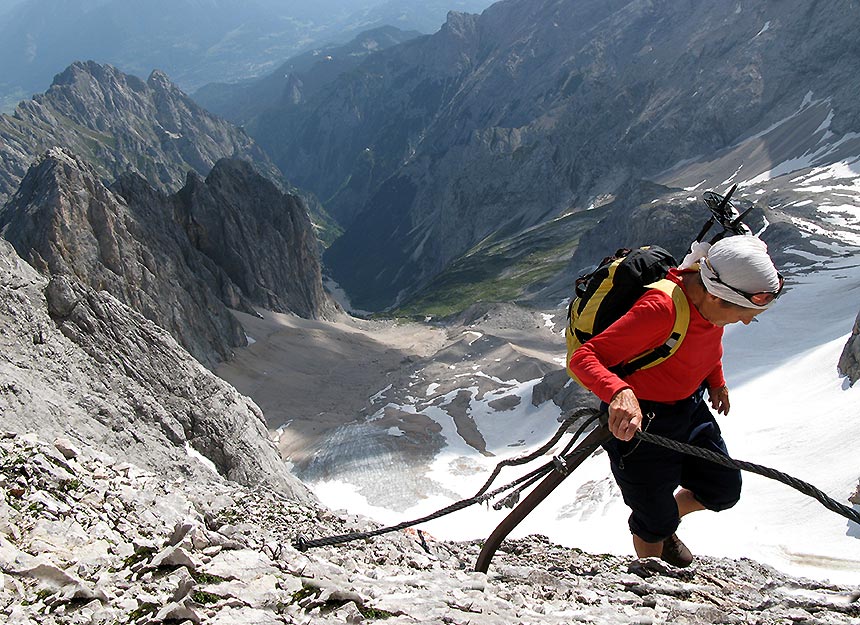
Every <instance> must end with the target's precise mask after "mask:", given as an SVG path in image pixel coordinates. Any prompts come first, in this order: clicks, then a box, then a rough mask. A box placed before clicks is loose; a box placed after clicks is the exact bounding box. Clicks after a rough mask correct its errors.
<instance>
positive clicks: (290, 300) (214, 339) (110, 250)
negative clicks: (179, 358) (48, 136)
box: [0, 149, 324, 364]
mask: <svg viewBox="0 0 860 625" xmlns="http://www.w3.org/2000/svg"><path fill="white" fill-rule="evenodd" d="M114 190H115V191H116V192H114V191H111V190H108V189H107V188H106V187H105V186H104V185H103V184H102V183H101V182H100V181H99V179H98V175H97V174H96V172H95V171H94V170H93V168H91V167H90V166H89V165H87V164H86V163H84V162H83V161H82V160H81V159H79V158H77V157H75V156H74V155H72V154H70V153H69V152H68V151H65V150H61V149H53V150H51V151H49V152H48V153H47V154H46V155H45V156H44V158H43V159H42V161H41V162H40V163H38V164H37V165H34V166H33V168H32V169H31V170H30V172H29V173H28V174H27V176H26V177H25V179H24V181H23V183H22V185H21V187H20V189H19V190H18V192H17V193H16V194H15V196H14V197H13V198H12V199H11V200H10V202H9V203H8V204H7V205H6V206H5V207H4V208H3V209H0V233H2V234H3V236H4V237H5V238H6V239H7V240H8V241H10V242H12V244H13V245H14V246H15V248H16V250H17V251H18V253H19V254H20V255H21V256H22V257H24V258H26V259H27V260H28V261H29V262H30V263H31V264H32V265H33V266H34V267H36V268H37V269H38V270H39V271H40V272H42V273H44V274H50V275H69V276H72V277H74V278H75V279H77V280H80V281H82V282H84V283H86V284H88V285H89V286H91V287H92V288H94V289H96V290H106V291H108V292H110V293H111V294H112V295H113V296H114V297H116V298H118V299H119V300H120V301H122V302H124V303H125V304H126V305H128V306H129V307H131V308H133V309H134V310H136V311H138V312H140V313H141V314H142V315H143V316H144V317H146V318H147V319H149V320H151V321H153V322H154V323H156V324H158V325H159V326H161V327H162V328H164V329H166V330H168V331H169V332H170V333H171V334H172V335H173V336H174V338H176V340H177V341H179V342H180V343H181V344H182V345H183V346H184V347H186V349H188V350H189V351H190V352H191V353H192V354H193V355H194V356H195V357H197V358H198V359H200V360H201V362H204V363H206V364H211V363H214V362H218V361H222V360H224V359H226V358H228V357H229V356H230V354H231V353H232V348H233V347H236V346H240V345H245V344H246V339H245V335H244V332H243V331H242V328H241V326H240V325H239V323H238V322H237V321H236V319H235V317H234V316H233V315H232V314H231V313H230V311H229V310H228V308H227V307H228V306H229V307H233V308H239V309H242V310H245V311H247V312H253V306H255V305H257V306H263V307H266V308H269V309H274V310H279V311H282V312H286V311H292V312H295V313H296V314H299V315H303V316H315V315H316V314H318V313H319V312H320V310H321V309H322V306H323V300H324V296H323V291H322V283H321V277H320V269H319V262H318V260H317V251H316V241H315V239H314V236H313V230H312V228H311V224H310V221H309V219H308V217H307V214H306V211H305V209H304V205H303V204H302V203H301V201H300V200H298V199H297V198H295V197H293V196H286V195H284V194H282V193H281V192H280V191H279V190H278V189H277V188H276V187H275V186H274V185H273V184H272V183H270V182H269V181H268V180H266V179H264V178H263V177H262V176H260V175H259V174H257V173H255V172H254V170H253V169H252V167H251V166H250V165H247V164H243V163H241V162H237V161H224V162H223V163H219V164H218V165H217V166H216V167H215V169H214V170H213V172H212V173H211V174H210V178H209V179H208V180H206V181H204V180H203V179H201V178H199V177H198V176H196V175H194V174H191V175H189V181H188V184H187V185H186V187H185V188H184V189H182V190H181V191H180V192H179V193H177V194H176V195H174V196H167V195H164V194H162V193H160V192H159V191H156V190H155V189H153V188H152V187H151V186H150V185H149V184H148V183H146V182H145V181H144V180H143V179H142V178H140V177H139V176H136V175H133V174H126V175H125V176H123V177H122V178H121V179H120V180H119V181H118V182H117V183H116V185H115V186H114Z"/></svg>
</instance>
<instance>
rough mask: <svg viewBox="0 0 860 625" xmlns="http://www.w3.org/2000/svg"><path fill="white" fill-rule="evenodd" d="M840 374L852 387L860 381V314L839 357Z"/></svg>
mask: <svg viewBox="0 0 860 625" xmlns="http://www.w3.org/2000/svg"><path fill="white" fill-rule="evenodd" d="M839 373H840V374H841V375H844V376H847V377H848V380H849V381H850V383H851V384H852V385H853V384H854V383H855V382H857V380H860V313H858V314H857V319H856V320H855V321H854V328H853V329H852V330H851V337H850V338H849V339H848V342H847V343H845V348H844V349H843V350H842V355H841V356H840V357H839Z"/></svg>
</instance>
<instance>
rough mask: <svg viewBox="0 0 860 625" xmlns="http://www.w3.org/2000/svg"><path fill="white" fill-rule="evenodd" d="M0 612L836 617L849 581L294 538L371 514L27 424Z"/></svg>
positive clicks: (22, 616)
mask: <svg viewBox="0 0 860 625" xmlns="http://www.w3.org/2000/svg"><path fill="white" fill-rule="evenodd" d="M0 467H2V468H3V472H2V477H0V480H2V481H0V489H2V493H3V497H2V499H0V614H3V616H4V618H5V620H6V622H8V623H10V625H11V624H23V623H39V624H53V623H70V624H77V623H81V624H83V623H93V622H97V623H101V622H128V623H163V622H184V623H213V624H217V623H224V624H226V623H231V624H234V623H245V624H248V625H255V624H260V625H263V624H266V625H269V624H272V623H284V624H299V623H302V624H306V623H320V624H322V623H331V624H335V623H340V624H346V623H367V622H376V621H382V622H385V623H402V624H406V623H414V624H419V623H420V624H427V625H430V624H431V623H432V624H433V625H436V624H438V623H452V624H462V625H465V624H466V623H483V624H486V625H509V624H510V623H514V622H516V623H522V624H534V625H538V624H539V625H551V624H559V625H560V624H562V623H564V624H569V623H571V622H589V623H601V624H604V623H605V624H614V623H618V624H621V623H631V622H637V623H656V622H671V623H715V622H720V623H750V622H755V623H760V624H761V625H776V624H781V623H787V622H808V623H813V622H814V623H826V624H833V625H836V624H843V623H844V624H847V623H852V622H856V620H857V618H858V617H860V604H858V603H857V599H858V595H857V592H856V589H849V588H845V587H839V586H833V585H828V584H821V583H815V582H811V581H808V580H801V579H792V578H788V577H785V576H783V575H781V574H779V573H777V572H776V571H774V570H773V569H770V568H767V567H764V566H762V565H759V564H756V563H755V562H752V561H750V560H740V561H729V560H718V559H712V558H703V559H701V560H699V561H697V562H696V563H695V564H694V565H693V566H692V567H691V568H690V569H686V570H677V569H672V568H671V567H667V566H665V565H662V564H661V563H660V562H659V561H654V560H646V561H643V562H639V561H632V562H631V561H630V560H629V559H627V558H619V557H614V556H599V555H589V554H586V553H583V552H581V551H578V550H576V549H563V548H560V547H557V546H554V545H552V544H549V543H548V542H547V541H546V540H545V539H543V538H542V537H540V536H533V537H529V538H527V539H523V540H517V541H509V542H506V543H505V544H504V545H503V548H502V550H501V551H500V552H499V553H498V554H497V555H496V558H495V559H494V561H493V563H492V565H491V567H490V571H489V574H482V573H474V572H472V567H473V566H474V561H475V558H476V557H477V554H478V552H479V549H480V546H479V545H478V544H475V543H442V542H438V541H436V540H434V539H433V538H432V537H430V536H427V535H425V534H416V533H409V534H407V533H397V534H389V535H386V536H383V537H380V538H376V539H373V540H372V541H361V542H353V543H350V544H347V545H342V546H339V547H332V548H320V549H316V550H311V551H308V552H306V553H301V552H299V551H296V549H294V548H293V547H292V544H291V543H292V540H293V538H295V536H296V535H297V534H306V535H308V536H312V537H316V536H321V535H333V534H340V533H344V532H349V531H356V530H357V531H362V530H365V529H371V526H370V525H369V524H368V523H367V522H366V521H363V520H362V519H360V518H356V517H350V516H346V515H343V514H336V513H331V512H329V511H327V510H323V509H320V508H319V507H318V506H315V505H314V504H312V503H300V502H296V501H292V500H290V499H287V498H285V497H283V496H281V495H279V494H278V493H275V492H272V491H271V490H267V489H249V488H243V487H240V486H238V485H236V484H231V483H225V482H221V481H215V480H175V481H171V482H168V481H166V480H164V479H162V478H160V477H159V476H157V475H155V474H153V473H151V472H148V471H145V470H141V469H140V468H138V467H136V466H134V465H133V464H130V463H128V462H124V461H118V460H117V459H116V458H113V457H110V456H107V455H105V454H103V453H99V452H98V451H96V450H93V449H90V448H86V447H79V448H75V446H73V445H70V444H69V442H68V441H63V440H57V441H55V442H54V443H53V444H51V443H49V442H46V441H45V440H44V439H39V438H38V437H36V436H33V435H30V434H24V435H22V434H17V433H6V434H4V435H3V437H2V438H0Z"/></svg>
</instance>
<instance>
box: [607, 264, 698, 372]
mask: <svg viewBox="0 0 860 625" xmlns="http://www.w3.org/2000/svg"><path fill="white" fill-rule="evenodd" d="M647 288H649V289H657V290H659V291H663V292H664V293H666V294H667V295H668V296H669V297H671V298H672V302H673V303H674V305H675V323H674V324H673V325H672V332H671V333H670V334H669V338H667V339H666V342H665V343H663V344H662V345H660V346H659V347H655V348H654V349H652V350H650V351H647V352H645V353H644V354H641V355H640V356H637V357H636V358H633V359H632V360H630V361H629V362H627V363H624V364H622V365H619V366H618V367H613V368H612V371H613V372H615V373H616V374H617V375H619V376H620V377H625V376H627V375H630V374H631V373H633V372H634V371H639V370H640V369H648V368H650V367H656V366H657V365H659V364H660V363H661V362H663V361H665V360H666V359H667V358H669V357H671V356H672V354H674V353H675V352H677V351H678V348H679V347H681V342H682V341H683V340H684V337H685V336H687V330H688V329H689V327H690V303H689V302H688V301H687V296H686V295H684V290H683V289H682V288H681V287H680V285H678V284H675V283H674V282H672V281H671V280H667V279H663V280H658V281H657V282H654V283H652V284H649V285H648V287H647Z"/></svg>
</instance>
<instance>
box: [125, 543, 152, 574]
mask: <svg viewBox="0 0 860 625" xmlns="http://www.w3.org/2000/svg"><path fill="white" fill-rule="evenodd" d="M153 555H155V548H154V547H138V548H137V549H135V550H134V553H133V554H131V555H130V556H128V557H127V558H126V559H125V560H123V562H122V568H124V569H130V568H131V567H133V566H134V565H135V564H137V563H138V562H143V561H144V560H148V559H149V558H151V557H152V556H153Z"/></svg>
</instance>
